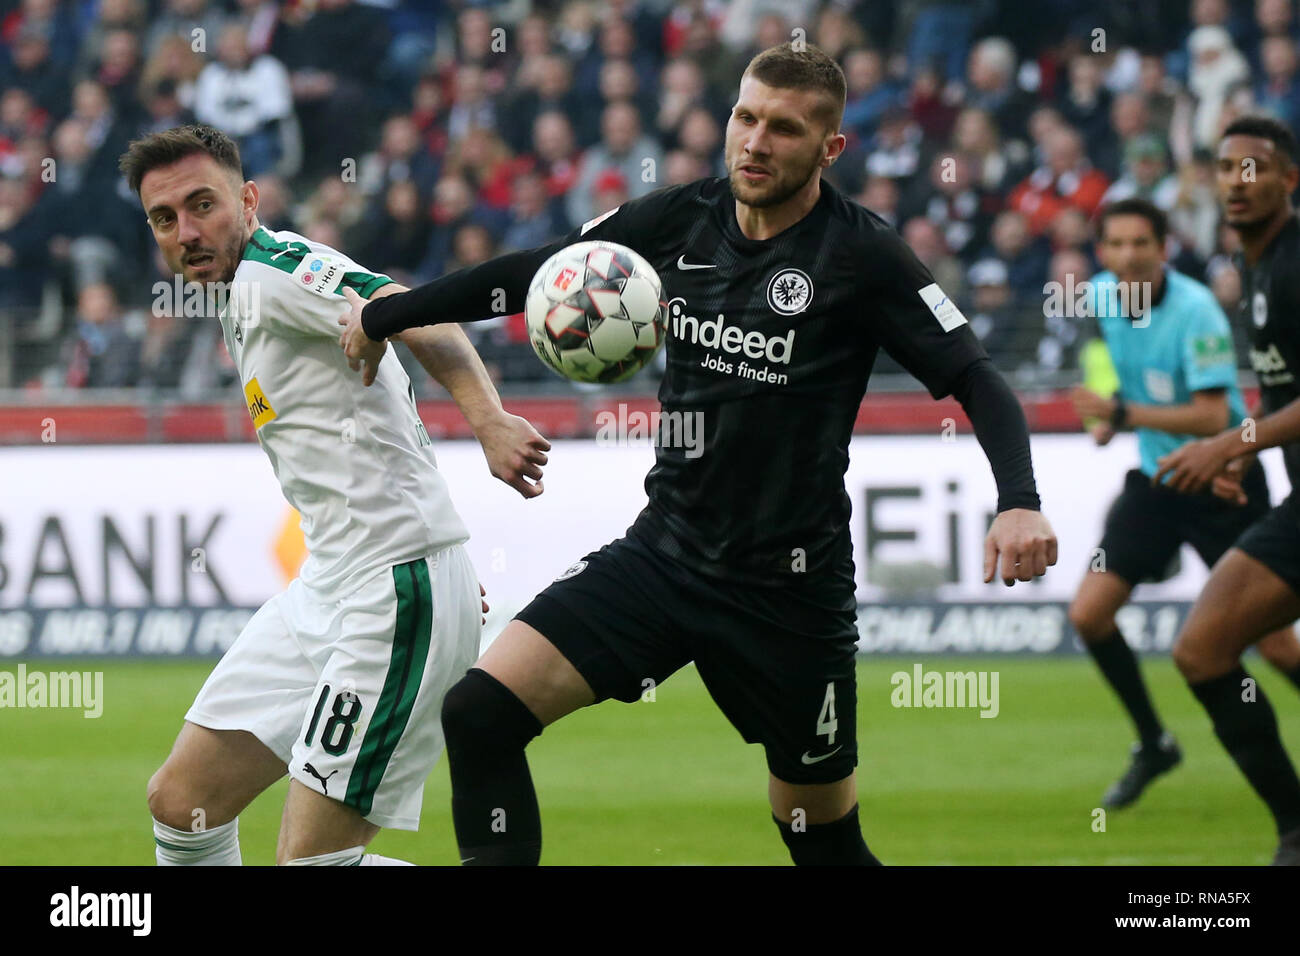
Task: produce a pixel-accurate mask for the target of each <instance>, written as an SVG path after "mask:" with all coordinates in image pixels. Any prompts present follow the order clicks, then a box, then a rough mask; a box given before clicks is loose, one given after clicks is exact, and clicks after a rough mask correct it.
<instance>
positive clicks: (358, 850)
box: [284, 846, 366, 866]
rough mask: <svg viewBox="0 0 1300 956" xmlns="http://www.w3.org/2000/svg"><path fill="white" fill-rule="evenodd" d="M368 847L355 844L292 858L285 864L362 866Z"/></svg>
mask: <svg viewBox="0 0 1300 956" xmlns="http://www.w3.org/2000/svg"><path fill="white" fill-rule="evenodd" d="M365 852H366V848H365V847H364V846H354V847H351V848H350V849H347V850H335V851H334V852H333V853H322V854H321V855H320V856H300V857H298V858H297V859H296V860H290V861H289V862H288V863H286V864H284V865H285V866H360V865H361V861H362V859H363V858H364V854H365Z"/></svg>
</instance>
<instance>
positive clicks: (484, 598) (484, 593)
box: [478, 584, 492, 624]
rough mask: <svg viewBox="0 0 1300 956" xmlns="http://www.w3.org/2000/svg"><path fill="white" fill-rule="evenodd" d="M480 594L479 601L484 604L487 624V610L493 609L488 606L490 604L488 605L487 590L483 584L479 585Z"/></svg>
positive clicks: (484, 617)
mask: <svg viewBox="0 0 1300 956" xmlns="http://www.w3.org/2000/svg"><path fill="white" fill-rule="evenodd" d="M478 596H479V599H480V600H479V603H480V604H482V605H483V623H484V624H486V623H487V612H488V611H490V610H492V609H491V608H490V607H488V605H487V591H486V590H485V589H484V588H483V585H482V584H479V586H478Z"/></svg>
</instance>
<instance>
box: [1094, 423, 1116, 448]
mask: <svg viewBox="0 0 1300 956" xmlns="http://www.w3.org/2000/svg"><path fill="white" fill-rule="evenodd" d="M1088 431H1089V432H1090V433H1091V434H1092V440H1093V441H1095V442H1096V443H1097V444H1098V445H1106V444H1109V443H1110V440H1111V439H1112V438H1114V437H1115V429H1113V428H1111V427H1110V423H1109V422H1094V423H1093V426H1092V427H1091V428H1090V429H1088Z"/></svg>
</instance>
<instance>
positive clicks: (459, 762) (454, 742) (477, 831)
mask: <svg viewBox="0 0 1300 956" xmlns="http://www.w3.org/2000/svg"><path fill="white" fill-rule="evenodd" d="M442 729H443V734H444V735H445V736H446V739H447V762H448V764H449V766H450V769H451V816H452V821H453V823H454V824H455V827H456V843H457V845H459V847H460V856H461V862H462V863H464V864H466V865H469V866H536V865H537V862H538V861H539V860H540V859H541V856H542V819H541V815H540V813H539V812H538V809H537V792H536V791H535V790H534V789H533V778H532V775H531V774H529V772H528V759H527V758H526V757H525V756H524V747H526V746H527V745H528V742H529V741H530V740H532V739H533V738H534V737H536V736H537V735H538V734H540V733H541V732H542V725H541V722H540V721H539V720H538V719H537V718H536V717H534V716H533V713H532V711H530V710H529V709H528V708H527V707H525V706H524V704H523V702H522V701H521V700H520V699H519V698H518V697H516V696H515V695H514V694H513V693H511V692H510V690H509V688H507V687H506V686H505V685H504V684H502V683H501V682H500V681H498V680H497V679H496V678H495V677H493V676H492V675H491V674H488V673H487V672H486V671H482V670H479V669H478V668H477V667H474V668H470V670H469V672H468V673H467V674H466V675H465V676H464V677H462V678H461V679H460V681H459V682H457V683H456V685H455V686H454V687H452V689H451V690H449V691H448V692H447V696H446V698H445V699H444V700H443V704H442Z"/></svg>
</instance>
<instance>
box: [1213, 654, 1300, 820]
mask: <svg viewBox="0 0 1300 956" xmlns="http://www.w3.org/2000/svg"><path fill="white" fill-rule="evenodd" d="M1247 676H1248V675H1247V674H1246V671H1245V670H1244V669H1243V668H1241V667H1237V668H1236V669H1235V670H1232V671H1229V672H1228V673H1226V674H1224V675H1223V676H1222V677H1215V678H1212V679H1210V680H1207V681H1202V682H1201V683H1199V684H1192V685H1190V686H1191V689H1192V693H1193V694H1195V695H1196V699H1197V700H1199V701H1200V702H1201V704H1202V705H1203V706H1204V707H1205V709H1206V711H1208V712H1209V714H1210V719H1211V720H1212V721H1213V722H1214V733H1215V735H1216V736H1218V738H1219V741H1220V742H1221V743H1222V744H1223V746H1224V747H1225V748H1227V751H1228V753H1229V754H1231V756H1232V759H1233V760H1235V761H1236V762H1237V766H1238V767H1240V768H1241V772H1242V773H1244V774H1245V775H1246V779H1247V780H1249V781H1250V785H1251V786H1252V787H1254V788H1255V792H1256V793H1258V794H1259V795H1260V797H1262V798H1263V800H1264V802H1265V803H1266V804H1268V808H1269V810H1270V811H1272V813H1273V819H1274V820H1276V821H1277V829H1278V833H1287V832H1290V831H1291V830H1294V829H1296V828H1297V827H1300V779H1297V778H1296V773H1295V767H1293V766H1292V765H1291V759H1290V758H1289V757H1288V756H1287V754H1286V750H1285V749H1284V748H1283V747H1282V738H1281V737H1280V736H1278V732H1277V717H1276V716H1275V715H1274V713H1273V708H1272V706H1271V705H1270V704H1269V702H1268V698H1267V697H1265V696H1264V689H1263V688H1262V687H1260V686H1259V685H1258V684H1255V687H1254V700H1250V699H1247V700H1242V696H1243V694H1244V688H1243V686H1242V682H1243V681H1244V680H1246V678H1247Z"/></svg>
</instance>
